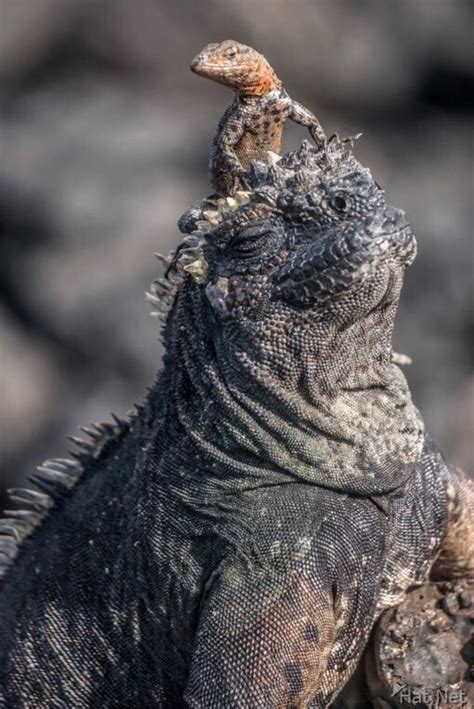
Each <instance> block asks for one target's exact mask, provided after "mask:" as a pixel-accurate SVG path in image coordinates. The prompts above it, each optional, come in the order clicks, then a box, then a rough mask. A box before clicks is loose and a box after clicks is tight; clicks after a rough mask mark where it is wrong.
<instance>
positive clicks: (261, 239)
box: [229, 225, 272, 255]
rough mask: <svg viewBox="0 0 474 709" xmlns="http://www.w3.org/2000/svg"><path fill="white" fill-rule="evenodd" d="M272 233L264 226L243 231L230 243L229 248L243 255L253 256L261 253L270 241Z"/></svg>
mask: <svg viewBox="0 0 474 709" xmlns="http://www.w3.org/2000/svg"><path fill="white" fill-rule="evenodd" d="M271 234H272V231H271V230H270V229H268V227H264V226H263V225H258V226H252V227H249V228H248V229H243V230H242V231H241V232H239V233H238V234H236V235H235V236H234V237H233V238H232V239H231V241H230V243H229V248H230V249H232V251H236V252H238V253H239V254H242V255H251V254H253V253H255V252H256V251H260V249H262V248H263V247H264V246H265V244H266V243H267V241H268V240H269V238H270V236H271Z"/></svg>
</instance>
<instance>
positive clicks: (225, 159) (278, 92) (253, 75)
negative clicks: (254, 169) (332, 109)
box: [178, 39, 326, 233]
mask: <svg viewBox="0 0 474 709" xmlns="http://www.w3.org/2000/svg"><path fill="white" fill-rule="evenodd" d="M191 70H192V71H193V72H194V73H195V74H198V75H199V76H203V77H204V78H206V79H211V80H212V81H216V82H217V83H219V84H223V85H224V86H228V87H229V88H231V89H233V90H234V98H233V99H232V102H231V103H230V104H229V106H228V107H227V109H226V110H225V112H224V114H223V116H222V118H221V120H220V121H219V124H218V127H217V131H216V134H215V136H214V139H213V141H212V147H211V155H210V159H209V181H210V183H211V186H212V188H213V190H214V192H215V194H214V195H211V196H210V197H208V198H207V200H204V201H200V202H198V203H197V204H195V205H193V207H191V208H190V209H189V210H188V211H187V212H186V213H185V214H184V215H183V216H182V217H181V219H180V221H179V223H178V226H179V228H180V230H181V231H183V232H184V233H189V232H190V231H192V230H193V229H194V228H195V226H196V221H198V220H199V219H200V218H201V216H200V215H201V213H202V211H203V209H214V208H215V206H214V203H215V200H216V198H217V197H219V196H224V197H225V196H232V195H234V194H235V192H236V191H238V190H239V189H242V188H245V187H246V184H247V178H246V173H247V171H248V169H249V167H250V164H251V162H252V160H264V159H266V156H267V152H269V151H270V152H272V153H275V155H276V154H279V153H280V150H281V138H282V132H283V126H284V124H285V121H286V120H287V119H288V118H289V119H290V120H292V121H295V123H299V124H300V125H302V126H305V127H307V128H308V129H309V131H310V134H311V136H312V138H313V140H314V141H315V143H316V145H317V146H319V147H320V148H324V147H325V145H326V136H325V134H324V131H323V129H322V128H321V125H320V123H319V121H318V119H317V118H316V116H315V115H314V114H313V113H311V111H309V110H308V109H307V108H305V107H304V106H303V105H302V104H300V103H298V101H294V100H293V99H292V98H290V96H289V95H288V93H287V92H286V91H285V89H284V88H283V87H282V83H281V81H280V79H279V78H278V77H277V75H276V74H275V72H274V70H273V69H272V67H271V66H270V64H269V63H268V61H267V60H266V59H265V57H264V56H263V54H260V53H259V52H257V51H256V50H255V49H253V48H252V47H248V46H247V45H245V44H241V43H240V42H236V41H235V40H233V39H226V40H225V41H223V42H219V43H218V44H216V43H214V44H208V45H207V46H206V47H204V49H203V50H202V51H201V52H200V53H199V54H198V55H197V56H196V57H194V59H193V60H192V62H191Z"/></svg>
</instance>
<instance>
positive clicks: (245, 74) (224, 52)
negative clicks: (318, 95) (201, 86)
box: [191, 39, 281, 96]
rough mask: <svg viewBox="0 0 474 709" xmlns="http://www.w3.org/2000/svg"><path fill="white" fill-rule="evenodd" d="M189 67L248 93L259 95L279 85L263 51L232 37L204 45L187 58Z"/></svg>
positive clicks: (242, 92)
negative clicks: (261, 52) (190, 59)
mask: <svg viewBox="0 0 474 709" xmlns="http://www.w3.org/2000/svg"><path fill="white" fill-rule="evenodd" d="M191 71H193V72H194V73H195V74H199V76H203V77H204V78H206V79H211V80H212V81H217V83H219V84H224V86H228V87H230V88H232V89H235V90H236V91H239V93H241V94H244V95H248V96H261V95H263V94H266V93H268V92H269V91H272V90H273V89H278V88H280V86H281V81H280V80H279V79H278V77H277V76H276V74H275V72H274V71H273V69H272V67H271V66H270V64H269V63H268V62H267V60H266V59H265V57H264V56H263V54H260V53H259V52H257V51H255V49H252V47H248V46H247V45H246V44H241V43H240V42H236V41H235V40H233V39H226V40H225V41H224V42H219V43H218V44H217V43H216V44H208V45H207V46H206V47H204V49H203V50H202V51H201V52H199V54H198V55H197V56H195V57H194V59H193V61H192V62H191Z"/></svg>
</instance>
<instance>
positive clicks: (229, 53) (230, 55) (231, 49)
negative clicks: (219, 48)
mask: <svg viewBox="0 0 474 709" xmlns="http://www.w3.org/2000/svg"><path fill="white" fill-rule="evenodd" d="M236 54H237V47H235V46H232V47H229V49H226V50H225V55H226V57H227V59H233V58H234V57H235V56H236Z"/></svg>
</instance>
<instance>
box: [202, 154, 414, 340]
mask: <svg viewBox="0 0 474 709" xmlns="http://www.w3.org/2000/svg"><path fill="white" fill-rule="evenodd" d="M305 151H306V152H305ZM301 154H302V151H300V158H301ZM347 154H348V155H349V156H350V157H349V158H346V159H344V160H334V161H333V164H332V168H331V169H329V170H326V171H323V170H321V169H318V168H317V165H316V164H315V163H313V162H312V161H313V156H314V155H316V151H314V150H313V149H312V148H307V147H306V146H305V148H304V150H303V158H301V159H303V164H302V162H301V159H300V160H299V161H298V160H296V158H295V155H297V154H295V153H293V154H291V153H290V154H288V155H287V156H285V157H284V158H283V159H282V160H281V161H280V162H279V163H278V164H277V165H276V166H272V167H270V168H268V169H267V170H266V174H263V176H262V174H260V176H259V177H258V179H257V185H256V187H255V188H254V192H253V195H252V197H251V200H250V202H249V203H248V204H247V205H245V206H244V207H242V208H240V209H239V210H237V211H236V212H234V215H233V216H230V217H227V218H225V219H224V222H223V223H222V225H219V226H218V227H216V228H215V229H214V230H213V231H212V232H210V233H209V234H208V235H207V237H206V246H205V247H204V252H205V258H206V261H207V263H208V264H209V275H208V277H209V282H208V284H207V286H206V294H207V297H208V299H209V300H210V302H211V304H212V306H213V308H214V310H215V311H216V312H217V313H218V314H219V316H220V317H222V318H223V319H224V320H225V319H232V320H246V319H253V320H254V321H258V320H260V321H262V320H264V321H268V322H269V323H276V322H283V323H284V322H288V323H291V324H292V326H294V325H295V324H296V323H299V324H300V325H301V326H302V327H305V326H307V325H308V324H314V323H315V322H331V323H334V324H335V325H337V326H342V327H345V326H347V325H350V324H351V323H353V322H355V321H357V320H359V319H361V318H363V317H364V316H365V315H366V314H367V313H369V312H372V311H374V310H375V309H382V308H384V307H386V306H387V304H388V303H394V302H396V301H397V300H398V293H399V288H400V285H401V275H402V273H403V270H404V268H405V267H406V266H407V265H409V264H410V263H411V262H412V260H413V258H414V256H415V251H416V244H415V239H414V236H413V233H412V230H411V228H410V226H409V224H408V222H407V219H406V217H405V214H404V212H403V211H401V210H400V209H397V208H394V207H391V206H389V205H388V204H387V202H386V199H385V194H384V192H383V191H382V190H381V189H380V187H379V186H378V185H377V184H376V183H375V182H374V180H373V179H372V176H371V174H370V172H369V171H368V170H367V169H365V168H363V167H362V166H361V165H360V164H359V163H357V162H356V161H355V160H354V158H353V157H352V154H351V153H349V151H347ZM314 159H316V158H314ZM304 160H305V161H306V164H304ZM263 172H264V173H265V170H263Z"/></svg>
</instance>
